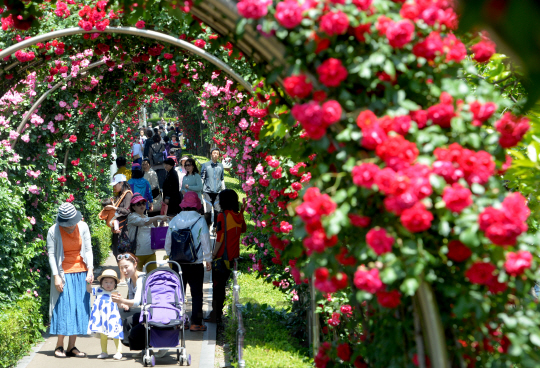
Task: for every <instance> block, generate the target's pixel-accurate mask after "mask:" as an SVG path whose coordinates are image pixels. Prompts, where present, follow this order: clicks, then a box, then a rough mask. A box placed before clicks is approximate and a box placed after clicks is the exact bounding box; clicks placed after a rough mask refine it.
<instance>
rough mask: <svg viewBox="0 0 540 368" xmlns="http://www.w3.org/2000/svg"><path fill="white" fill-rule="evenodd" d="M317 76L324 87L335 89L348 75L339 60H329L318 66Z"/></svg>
mask: <svg viewBox="0 0 540 368" xmlns="http://www.w3.org/2000/svg"><path fill="white" fill-rule="evenodd" d="M317 74H318V75H319V80H320V81H321V83H322V84H324V85H325V86H326V87H337V86H339V85H340V84H341V82H342V81H344V80H345V79H347V76H348V74H349V73H348V72H347V69H346V68H345V67H344V66H343V64H342V62H341V60H339V59H335V58H330V59H327V60H325V61H324V62H323V63H322V64H321V65H319V67H318V68H317Z"/></svg>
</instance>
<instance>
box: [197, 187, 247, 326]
mask: <svg viewBox="0 0 540 368" xmlns="http://www.w3.org/2000/svg"><path fill="white" fill-rule="evenodd" d="M219 203H220V205H221V208H222V210H223V212H221V213H220V214H219V215H218V217H217V224H216V228H217V237H216V245H215V247H214V252H213V258H214V259H220V258H221V260H222V261H223V262H219V263H220V264H221V265H222V266H223V267H219V268H217V267H215V266H216V262H213V263H212V265H213V266H214V267H213V269H212V284H213V286H212V287H213V288H212V291H213V298H212V312H210V314H209V315H208V317H207V318H205V319H204V320H205V321H206V322H221V316H222V314H223V304H224V303H225V287H226V286H227V281H228V280H229V276H230V275H231V266H232V260H233V259H235V258H238V257H239V256H240V235H241V234H242V233H245V232H246V222H245V220H244V210H245V205H242V207H241V208H240V209H239V208H238V195H237V194H236V192H235V191H234V190H232V189H225V190H223V191H221V192H220V193H219Z"/></svg>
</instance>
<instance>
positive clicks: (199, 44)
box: [193, 40, 206, 49]
mask: <svg viewBox="0 0 540 368" xmlns="http://www.w3.org/2000/svg"><path fill="white" fill-rule="evenodd" d="M193 44H194V45H195V46H197V47H200V48H201V49H204V46H206V41H205V40H195V42H194V43H193Z"/></svg>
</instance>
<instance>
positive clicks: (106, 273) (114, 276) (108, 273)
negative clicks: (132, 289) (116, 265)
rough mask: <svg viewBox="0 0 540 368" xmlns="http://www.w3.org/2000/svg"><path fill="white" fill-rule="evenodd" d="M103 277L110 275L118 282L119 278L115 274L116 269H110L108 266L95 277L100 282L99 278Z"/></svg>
mask: <svg viewBox="0 0 540 368" xmlns="http://www.w3.org/2000/svg"><path fill="white" fill-rule="evenodd" d="M104 277H110V278H111V279H115V280H116V282H120V280H119V279H118V276H117V275H116V271H115V270H111V269H110V268H109V269H106V270H105V271H103V272H102V273H101V275H100V276H99V277H98V278H97V280H98V282H100V281H101V279H102V278H104Z"/></svg>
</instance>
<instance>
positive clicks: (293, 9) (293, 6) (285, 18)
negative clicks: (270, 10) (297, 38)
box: [274, 0, 302, 29]
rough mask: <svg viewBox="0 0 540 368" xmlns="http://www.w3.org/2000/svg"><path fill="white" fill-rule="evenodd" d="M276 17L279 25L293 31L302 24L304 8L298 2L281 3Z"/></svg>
mask: <svg viewBox="0 0 540 368" xmlns="http://www.w3.org/2000/svg"><path fill="white" fill-rule="evenodd" d="M274 16H275V17H276V20H277V21H278V23H279V24H281V25H282V26H283V27H285V28H288V29H291V28H294V27H296V26H297V25H299V24H300V23H301V22H302V8H301V6H300V4H298V2H297V1H296V0H286V1H281V2H280V3H279V4H277V6H276V13H275V15H274Z"/></svg>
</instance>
